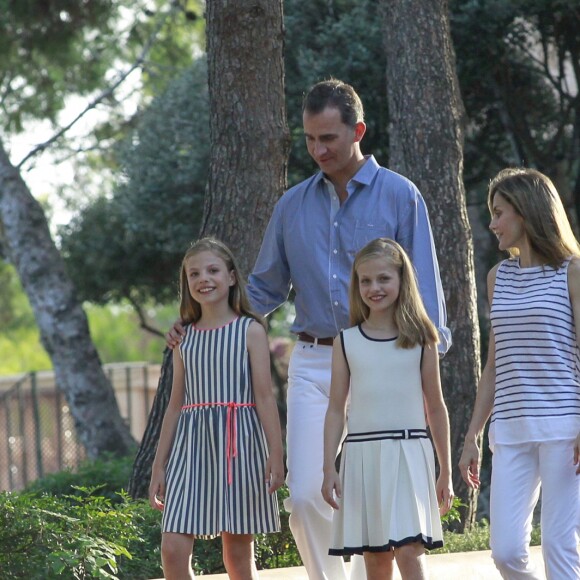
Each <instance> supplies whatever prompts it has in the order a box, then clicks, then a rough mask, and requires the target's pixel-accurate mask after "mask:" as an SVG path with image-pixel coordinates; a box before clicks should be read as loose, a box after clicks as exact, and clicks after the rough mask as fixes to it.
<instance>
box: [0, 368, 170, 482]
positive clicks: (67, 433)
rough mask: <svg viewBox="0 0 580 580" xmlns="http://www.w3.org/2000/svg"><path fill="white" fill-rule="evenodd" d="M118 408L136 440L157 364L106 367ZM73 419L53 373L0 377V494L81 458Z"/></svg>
mask: <svg viewBox="0 0 580 580" xmlns="http://www.w3.org/2000/svg"><path fill="white" fill-rule="evenodd" d="M104 370H105V373H106V374H107V376H108V378H109V380H110V381H111V384H112V385H113V388H114V390H115V395H116V397H117V403H118V405H119V410H120V412H121V415H122V416H123V418H124V419H125V420H126V421H127V424H128V426H129V428H130V430H131V433H132V434H133V437H135V439H136V440H137V441H140V439H141V437H142V435H143V432H144V430H145V426H146V424H147V417H148V415H149V411H150V407H151V404H152V402H153V398H154V396H155V391H156V389H157V383H158V381H159V372H160V366H159V365H152V364H148V363H116V364H109V365H104ZM85 456H86V454H85V450H84V447H83V446H82V444H81V443H80V442H79V441H78V439H77V437H76V433H75V427H74V421H73V418H72V416H71V414H70V410H69V407H68V405H67V402H66V399H65V397H64V395H63V394H62V392H61V391H60V390H59V389H58V387H57V385H56V383H55V379H54V374H53V373H52V372H51V371H42V372H32V373H28V374H26V375H23V376H21V377H17V378H15V377H10V378H8V377H0V490H9V491H13V490H18V489H22V488H23V487H24V486H26V484H27V483H29V482H30V481H33V480H35V479H36V478H38V477H42V476H43V475H45V474H47V473H53V472H56V471H61V470H63V469H75V468H76V467H77V466H78V465H79V463H80V462H81V461H82V460H83V459H84V458H85Z"/></svg>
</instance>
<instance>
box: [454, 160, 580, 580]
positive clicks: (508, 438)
mask: <svg viewBox="0 0 580 580" xmlns="http://www.w3.org/2000/svg"><path fill="white" fill-rule="evenodd" d="M488 204H489V209H490V211H491V215H492V219H491V224H490V229H491V230H492V232H493V233H494V234H495V235H496V237H497V239H498V242H499V248H500V250H505V251H508V252H509V254H510V257H509V259H507V260H504V261H503V262H501V263H500V264H498V265H497V266H495V267H494V268H493V269H492V270H491V271H490V273H489V275H488V283H487V284H488V294H489V297H490V302H491V324H492V328H491V332H490V339H489V351H488V358H487V363H486V365H485V368H484V370H483V373H482V375H481V380H480V383H479V388H478V391H477V398H476V401H475V407H474V411H473V417H472V419H471V423H470V426H469V429H468V432H467V435H466V438H465V445H464V448H463V454H462V457H461V460H460V468H461V473H462V476H463V479H464V480H465V482H466V483H467V484H468V485H470V486H471V487H473V488H478V487H479V485H480V480H479V463H480V450H479V448H478V445H477V441H478V439H479V437H480V435H481V433H482V432H483V428H484V426H485V423H486V422H487V420H488V418H489V417H490V416H491V420H490V428H489V444H490V448H491V450H492V451H493V457H492V476H491V498H490V520H491V549H492V557H493V558H494V560H495V564H496V566H497V568H498V569H499V571H500V573H501V575H502V577H503V578H508V579H512V580H516V579H517V580H520V579H521V580H523V579H530V580H531V579H539V578H543V575H540V572H538V571H537V570H535V569H534V568H533V567H532V565H531V562H530V558H529V543H530V532H531V527H532V514H533V511H534V507H535V505H536V503H537V501H538V498H539V493H540V487H541V491H542V515H541V528H542V552H543V556H544V563H545V568H546V574H547V577H548V580H577V579H578V578H580V556H579V553H578V540H579V533H580V463H579V455H580V373H579V370H580V365H579V363H580V358H579V354H580V351H579V348H578V336H579V331H580V246H579V245H578V242H577V241H576V239H575V237H574V234H573V233H572V228H571V227H570V224H569V222H568V218H567V216H566V212H565V210H564V207H563V205H562V202H561V200H560V197H559V195H558V192H557V191H556V189H555V187H554V185H553V183H552V182H551V181H550V179H549V178H548V177H546V176H545V175H543V174H542V173H540V172H538V171H535V170H533V169H505V170H503V171H501V172H500V173H499V174H498V175H497V176H496V177H495V178H494V179H493V180H492V182H491V184H490V187H489V195H488Z"/></svg>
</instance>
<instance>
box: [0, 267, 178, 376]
mask: <svg viewBox="0 0 580 580" xmlns="http://www.w3.org/2000/svg"><path fill="white" fill-rule="evenodd" d="M0 288H2V289H5V290H6V291H5V292H4V291H0V321H1V322H0V352H3V353H10V356H3V357H0V375H13V374H18V373H25V372H30V371H41V370H48V369H51V368H52V362H51V360H50V357H49V356H48V354H47V353H46V351H45V350H44V348H43V346H42V343H41V341H40V335H39V331H38V327H37V326H36V323H35V320H34V315H33V313H32V309H31V307H30V304H29V302H28V299H27V297H26V295H25V294H24V291H23V290H22V287H21V286H20V282H19V280H18V278H17V276H16V275H15V273H14V269H13V268H12V267H11V266H9V265H7V264H6V263H4V262H1V261H0ZM85 311H86V312H87V316H88V320H89V327H90V331H91V336H92V338H93V342H94V343H95V346H96V348H97V351H98V352H99V356H100V358H101V361H103V362H104V363H111V362H141V361H145V362H151V363H161V359H162V354H163V349H164V348H165V341H164V339H163V338H162V337H160V336H155V335H153V334H151V333H150V332H147V331H145V330H142V329H141V328H140V327H139V325H140V321H139V320H138V319H137V315H136V314H135V312H134V310H133V309H132V308H130V307H129V306H128V305H127V304H121V305H113V306H108V307H101V306H93V305H90V304H87V305H85ZM144 311H145V314H146V316H147V322H148V323H149V324H150V325H151V326H153V327H156V328H158V329H161V330H162V331H164V330H165V329H167V328H169V327H170V326H171V324H172V323H173V321H174V320H175V319H176V316H177V306H176V304H175V303H171V304H169V305H167V306H163V307H153V306H151V305H145V306H144Z"/></svg>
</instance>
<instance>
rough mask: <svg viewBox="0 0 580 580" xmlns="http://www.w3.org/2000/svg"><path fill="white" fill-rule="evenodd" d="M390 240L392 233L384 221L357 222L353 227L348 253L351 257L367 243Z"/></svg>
mask: <svg viewBox="0 0 580 580" xmlns="http://www.w3.org/2000/svg"><path fill="white" fill-rule="evenodd" d="M385 237H387V238H392V237H394V232H393V231H392V228H391V227H390V226H389V224H388V223H387V222H386V221H372V222H371V221H369V220H367V221H362V220H358V221H357V222H356V224H355V227H354V235H353V238H352V246H351V248H350V252H349V253H351V254H352V255H353V256H354V255H355V254H356V253H357V252H358V251H359V250H360V249H362V248H363V247H364V246H366V245H367V244H368V243H369V242H372V241H373V240H376V239H377V238H385Z"/></svg>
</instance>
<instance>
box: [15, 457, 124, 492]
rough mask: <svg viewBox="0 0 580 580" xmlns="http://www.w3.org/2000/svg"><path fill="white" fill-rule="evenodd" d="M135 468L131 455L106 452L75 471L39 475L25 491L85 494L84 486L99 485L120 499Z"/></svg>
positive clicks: (98, 487) (101, 490)
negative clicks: (120, 493)
mask: <svg viewBox="0 0 580 580" xmlns="http://www.w3.org/2000/svg"><path fill="white" fill-rule="evenodd" d="M132 468H133V465H132V458H131V457H114V456H113V455H110V454H105V455H104V456H103V457H101V458H99V459H95V460H93V461H84V462H83V463H82V464H81V465H80V466H79V467H78V469H77V470H76V471H75V472H73V471H70V470H66V471H59V472H58V473H51V474H50V475H46V476H44V477H42V478H40V479H37V480H36V481H33V482H32V483H31V484H30V485H28V486H27V487H26V489H25V490H24V491H25V492H27V493H33V494H36V495H54V496H60V497H64V496H67V497H68V498H69V499H70V498H72V497H77V496H78V497H83V496H84V495H86V494H85V492H84V491H82V490H84V489H85V488H88V487H91V486H97V492H98V494H97V495H99V496H103V497H105V498H107V499H108V500H109V501H111V502H113V503H120V502H122V501H124V500H123V498H122V496H120V495H119V491H121V490H122V489H126V488H127V486H128V484H129V478H130V477H131V471H132Z"/></svg>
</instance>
